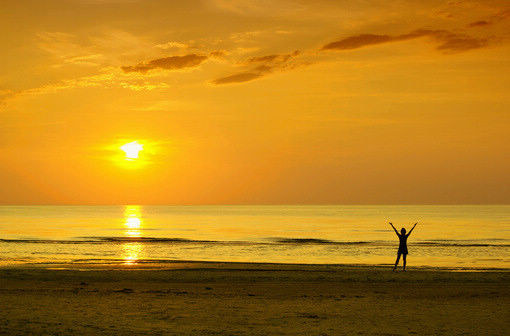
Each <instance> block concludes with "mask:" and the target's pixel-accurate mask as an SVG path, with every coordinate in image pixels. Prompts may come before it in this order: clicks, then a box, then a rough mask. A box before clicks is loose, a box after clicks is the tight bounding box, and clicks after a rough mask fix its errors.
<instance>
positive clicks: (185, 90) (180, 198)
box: [0, 0, 510, 204]
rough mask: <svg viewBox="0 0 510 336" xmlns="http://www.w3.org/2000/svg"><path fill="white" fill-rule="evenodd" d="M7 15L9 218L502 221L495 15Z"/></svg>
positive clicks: (306, 11) (4, 117)
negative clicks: (283, 211)
mask: <svg viewBox="0 0 510 336" xmlns="http://www.w3.org/2000/svg"><path fill="white" fill-rule="evenodd" d="M0 3H1V6H2V10H1V11H0V28H1V30H2V31H3V32H4V33H3V34H1V35H0V45H1V50H2V52H1V53H0V185H1V188H0V203H1V204H96V203H97V204H352V203H360V204H402V203H406V204H408V203H412V204H420V203H427V204H430V203H438V204H446V203H448V204H451V203H458V204H464V203H509V202H510V178H509V173H508V172H509V171H510V153H509V149H510V146H509V144H510V136H509V134H510V132H509V130H510V129H509V128H510V127H509V125H510V113H509V112H510V111H509V108H510V95H509V88H510V76H509V74H510V71H509V70H510V46H509V43H508V42H509V33H510V4H509V2H508V1H507V0H501V1H491V0H479V1H470V0H466V1H463V0H455V1H434V0H430V1H428V0H420V1H418V0H417V1H401V0H396V1H387V0H385V1H382V0H381V1H379V0H374V1H366V0H363V1H362V0H349V1H333V0H330V1H325V0H314V1H303V0H282V1H276V0H258V1H256V0H200V1H198V0H197V1H193V0H188V1H152V0H147V1H142V0H140V1H136V0H44V1H39V0H33V1H26V0H12V1H9V0H2V1H0ZM133 141H137V143H139V144H142V145H143V148H144V150H143V151H140V158H139V159H133V160H125V158H124V157H123V156H122V155H123V154H124V153H123V152H122V151H121V150H120V148H119V147H120V146H122V145H123V144H125V143H129V142H133Z"/></svg>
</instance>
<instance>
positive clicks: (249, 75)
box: [212, 72, 264, 85]
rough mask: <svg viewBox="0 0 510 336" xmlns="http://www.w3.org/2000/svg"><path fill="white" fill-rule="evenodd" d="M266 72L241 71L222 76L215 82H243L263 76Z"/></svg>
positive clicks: (218, 83) (214, 81)
mask: <svg viewBox="0 0 510 336" xmlns="http://www.w3.org/2000/svg"><path fill="white" fill-rule="evenodd" d="M263 75H264V74H263V73H262V72H241V73H237V74H234V75H230V76H226V77H221V78H217V79H215V80H213V81H212V82H213V84H217V85H220V84H231V83H242V82H249V81H251V80H254V79H257V78H260V77H262V76H263Z"/></svg>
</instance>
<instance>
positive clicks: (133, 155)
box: [120, 141, 143, 160]
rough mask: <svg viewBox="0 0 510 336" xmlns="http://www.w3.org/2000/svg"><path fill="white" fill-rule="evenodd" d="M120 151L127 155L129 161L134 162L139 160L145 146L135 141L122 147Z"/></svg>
mask: <svg viewBox="0 0 510 336" xmlns="http://www.w3.org/2000/svg"><path fill="white" fill-rule="evenodd" d="M120 149H121V150H123V151H124V153H126V159H127V160H134V159H138V154H139V153H140V151H142V150H143V145H142V144H140V143H138V141H133V142H128V143H127V144H124V145H122V146H120Z"/></svg>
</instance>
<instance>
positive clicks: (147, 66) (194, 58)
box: [121, 54, 208, 73]
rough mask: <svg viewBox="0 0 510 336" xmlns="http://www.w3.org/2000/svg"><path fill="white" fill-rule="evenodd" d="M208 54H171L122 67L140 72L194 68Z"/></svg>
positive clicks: (126, 70) (128, 70)
mask: <svg viewBox="0 0 510 336" xmlns="http://www.w3.org/2000/svg"><path fill="white" fill-rule="evenodd" d="M207 58H208V56H204V55H197V54H189V55H184V56H170V57H163V58H157V59H155V60H152V61H150V62H148V63H139V64H137V65H133V66H123V67H121V69H122V70H123V71H124V72H140V73H146V72H147V71H149V70H153V69H164V70H178V69H184V68H192V67H196V66H198V65H200V64H201V63H202V62H204V61H205V60H206V59H207Z"/></svg>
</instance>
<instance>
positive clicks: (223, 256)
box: [0, 205, 510, 269]
mask: <svg viewBox="0 0 510 336" xmlns="http://www.w3.org/2000/svg"><path fill="white" fill-rule="evenodd" d="M509 219H510V206H501V205H497V206H0V266H8V265H19V264H34V263H36V264H40V263H41V264H58V265H60V266H62V265H64V266H65V265H75V264H114V265H120V266H121V265H133V264H145V263H151V264H161V265H164V263H165V262H167V261H171V260H200V261H243V262H276V263H280V262H283V263H320V264H324V263H326V264H329V263H331V264H335V263H342V264H343V263H349V264H391V263H393V262H394V259H395V256H396V251H397V248H398V239H397V237H396V235H395V233H394V232H393V230H392V229H391V227H390V226H389V225H388V221H392V222H393V224H394V225H395V226H396V227H397V228H398V229H400V228H401V227H403V226H404V227H406V228H407V229H408V230H409V229H410V228H411V226H412V223H414V222H419V224H418V226H417V227H416V229H415V231H414V232H413V233H412V235H411V236H410V237H409V242H408V245H409V256H408V264H409V265H410V266H445V267H459V268H506V269H510V220H509Z"/></svg>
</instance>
